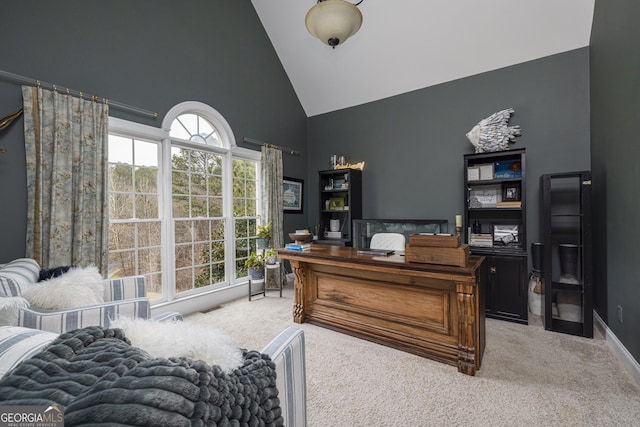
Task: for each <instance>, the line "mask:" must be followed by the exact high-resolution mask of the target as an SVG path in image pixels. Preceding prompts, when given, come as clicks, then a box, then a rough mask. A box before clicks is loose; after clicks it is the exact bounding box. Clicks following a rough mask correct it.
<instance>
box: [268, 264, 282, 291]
mask: <svg viewBox="0 0 640 427" xmlns="http://www.w3.org/2000/svg"><path fill="white" fill-rule="evenodd" d="M282 279H283V278H282V270H281V269H280V263H279V262H276V263H275V264H267V265H266V266H265V270H264V280H265V282H264V290H265V291H277V290H279V291H280V298H282V281H283V280H282ZM274 285H275V286H274Z"/></svg>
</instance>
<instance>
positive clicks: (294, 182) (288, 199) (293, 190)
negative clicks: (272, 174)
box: [282, 176, 304, 214]
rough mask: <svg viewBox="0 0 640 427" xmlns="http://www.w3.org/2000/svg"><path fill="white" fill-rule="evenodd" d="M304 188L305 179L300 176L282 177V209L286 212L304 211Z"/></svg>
mask: <svg viewBox="0 0 640 427" xmlns="http://www.w3.org/2000/svg"><path fill="white" fill-rule="evenodd" d="M303 190H304V180H303V179H298V178H289V177H286V176H285V177H283V178H282V209H283V210H284V213H299V214H301V213H302V212H303V206H302V200H303V198H302V196H303Z"/></svg>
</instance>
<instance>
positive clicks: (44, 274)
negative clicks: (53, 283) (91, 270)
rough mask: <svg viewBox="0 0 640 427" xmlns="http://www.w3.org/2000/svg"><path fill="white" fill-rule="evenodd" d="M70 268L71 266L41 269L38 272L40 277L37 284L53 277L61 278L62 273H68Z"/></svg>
mask: <svg viewBox="0 0 640 427" xmlns="http://www.w3.org/2000/svg"><path fill="white" fill-rule="evenodd" d="M70 268H71V266H64V267H55V268H43V269H42V270H40V277H39V278H38V282H42V281H43V280H48V279H53V278H54V277H58V276H62V275H63V274H64V273H66V272H67V271H69V269H70Z"/></svg>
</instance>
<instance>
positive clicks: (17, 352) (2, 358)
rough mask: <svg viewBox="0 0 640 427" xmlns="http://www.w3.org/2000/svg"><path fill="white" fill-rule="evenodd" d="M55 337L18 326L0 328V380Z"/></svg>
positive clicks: (49, 333)
mask: <svg viewBox="0 0 640 427" xmlns="http://www.w3.org/2000/svg"><path fill="white" fill-rule="evenodd" d="M57 337H58V334H54V333H51V332H46V331H38V330H35V329H27V328H21V327H19V326H2V327H0V378H2V377H3V376H4V374H6V373H7V372H9V371H10V370H12V369H13V368H14V367H15V366H16V365H18V363H20V362H22V361H23V360H25V359H29V358H30V357H31V356H33V355H34V354H36V353H38V352H39V351H40V350H42V349H43V348H45V347H46V346H47V345H49V343H50V342H51V341H53V340H54V339H55V338H57Z"/></svg>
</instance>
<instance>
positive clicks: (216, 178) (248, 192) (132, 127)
mask: <svg viewBox="0 0 640 427" xmlns="http://www.w3.org/2000/svg"><path fill="white" fill-rule="evenodd" d="M178 118H180V120H179V121H178V120H177V119H178ZM112 127H113V128H112ZM169 129H172V130H173V132H174V134H170V133H169ZM110 132H111V137H113V140H114V141H117V140H118V138H122V139H123V140H125V141H127V140H135V141H139V142H141V143H143V142H144V143H152V144H153V145H154V146H155V149H156V151H155V155H156V161H155V162H154V163H149V162H147V161H146V160H142V159H146V158H147V157H148V156H147V155H144V153H146V152H147V151H150V150H147V149H148V147H147V146H146V145H140V146H139V147H137V146H136V147H135V148H134V145H135V144H134V145H132V146H131V148H130V149H129V150H128V151H127V152H126V153H125V152H123V150H118V151H117V152H115V151H114V152H113V158H112V160H113V163H114V164H117V163H118V162H120V163H123V164H125V165H128V166H129V167H130V174H131V175H135V173H136V170H137V169H140V168H141V167H142V168H144V167H147V168H148V167H150V166H151V165H153V166H155V167H156V168H157V170H158V171H157V177H158V180H157V182H158V186H157V188H158V190H157V198H158V203H157V205H156V206H157V212H158V214H157V218H154V221H155V224H156V225H155V228H151V225H148V223H150V222H152V220H151V218H144V217H145V216H149V214H148V213H145V212H147V209H146V208H148V206H146V205H145V204H144V203H143V202H144V197H146V196H148V195H149V194H152V192H149V191H146V190H145V189H144V188H145V184H144V182H142V183H141V182H139V181H140V179H139V178H138V179H135V180H134V179H133V178H132V179H130V180H128V181H127V183H130V185H129V187H128V188H129V189H127V190H126V191H119V192H114V194H116V193H117V194H119V195H120V196H122V197H127V198H128V199H127V201H126V202H127V203H128V204H129V205H130V206H132V208H131V211H133V210H134V209H135V210H136V215H133V214H131V217H130V218H129V215H127V216H126V218H124V217H123V218H121V219H113V218H112V221H111V222H112V223H113V224H112V227H116V224H118V226H119V227H121V228H122V230H119V232H120V233H128V234H129V235H133V236H135V241H134V242H135V243H136V244H137V245H138V246H132V245H126V246H123V247H122V248H116V250H114V251H113V253H112V252H110V256H113V257H114V258H115V257H116V256H117V255H118V256H120V258H121V264H127V265H129V264H131V265H134V266H136V265H137V266H138V267H137V268H138V270H137V271H140V272H143V273H144V271H149V273H144V274H145V276H147V283H148V287H149V284H150V283H152V282H153V283H154V284H156V283H157V284H158V286H157V294H156V295H158V296H161V297H162V301H157V300H156V302H155V303H158V302H163V301H164V302H172V301H174V300H175V301H178V300H180V299H183V297H186V296H188V295H191V294H194V293H199V292H202V291H204V290H211V289H217V288H223V287H229V286H232V285H234V284H236V283H243V282H244V281H245V280H246V277H247V273H246V268H244V259H245V258H246V254H248V251H249V249H250V248H253V250H255V234H256V222H257V218H258V215H259V211H260V209H259V204H258V201H259V200H260V194H259V192H258V188H259V180H258V179H256V178H255V177H259V176H260V174H259V172H257V171H259V170H260V169H259V168H260V153H259V152H256V151H253V150H248V149H243V148H239V147H235V144H234V141H235V138H234V136H233V132H232V131H231V128H230V127H229V125H228V123H227V122H226V121H225V120H224V118H222V116H220V115H219V113H218V112H217V111H215V110H214V109H212V108H211V107H209V106H206V105H204V104H201V103H198V102H191V101H189V102H185V103H182V104H179V105H176V106H175V107H173V108H172V109H171V110H170V111H169V112H168V113H167V115H166V116H165V119H164V120H163V123H162V127H161V128H152V127H150V126H145V125H140V124H135V123H131V122H126V121H124V120H121V119H115V118H110ZM198 137H201V138H198ZM203 141H204V142H203ZM110 153H111V150H110ZM110 155H111V154H110ZM134 157H137V158H138V159H137V160H136V161H135V162H134V160H133V158H134ZM176 157H178V158H176ZM236 160H237V161H239V163H236V162H235V161H236ZM234 164H235V165H240V167H239V168H238V169H237V170H236V169H235V168H234ZM247 169H252V170H253V171H256V172H251V171H250V172H247ZM252 173H253V175H252ZM138 175H139V176H140V175H141V173H138ZM174 176H175V182H174V181H173V177H174ZM234 177H236V178H234ZM136 182H138V184H137V185H136ZM234 182H236V183H240V182H242V187H243V191H242V193H237V192H234ZM174 184H175V185H174ZM252 186H253V188H252ZM136 187H137V188H138V193H139V194H136ZM234 194H235V195H237V197H234ZM138 196H140V197H138ZM136 197H137V198H138V200H136ZM136 203H138V205H140V206H138V205H136ZM234 206H235V207H234ZM239 209H240V210H239ZM137 211H140V215H142V217H140V215H139V214H137ZM238 214H242V215H246V216H243V217H240V218H235V216H236V215H238ZM160 232H161V233H160ZM156 235H160V237H157V238H155V239H154V238H153V237H154V236H156ZM236 236H240V237H241V240H242V242H241V243H242V244H245V243H246V245H245V247H243V248H241V250H240V251H239V252H238V251H237V250H236ZM158 251H159V253H160V256H158V255H157V254H158ZM238 253H239V254H241V255H242V256H244V258H242V259H240V260H237V261H236V255H237V254H238ZM150 258H153V259H156V260H158V262H159V264H158V265H160V267H153V268H155V270H154V269H153V268H151V267H150V266H151V263H150V262H149V261H145V260H148V259H150ZM141 260H142V261H141ZM145 262H146V263H145ZM147 266H149V268H146V267H147ZM140 267H145V268H146V270H145V269H143V268H140ZM132 269H133V267H130V268H129V270H127V271H132ZM152 270H153V271H152ZM120 275H121V276H123V275H124V274H120ZM156 277H157V279H156ZM160 284H161V285H160ZM154 290H156V289H155V288H154ZM149 293H150V294H151V290H150V291H149ZM194 301H195V300H194Z"/></svg>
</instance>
